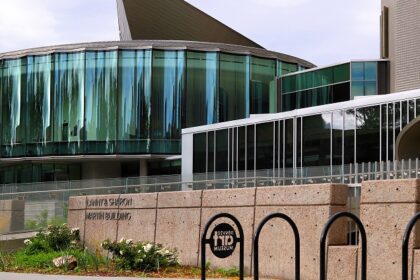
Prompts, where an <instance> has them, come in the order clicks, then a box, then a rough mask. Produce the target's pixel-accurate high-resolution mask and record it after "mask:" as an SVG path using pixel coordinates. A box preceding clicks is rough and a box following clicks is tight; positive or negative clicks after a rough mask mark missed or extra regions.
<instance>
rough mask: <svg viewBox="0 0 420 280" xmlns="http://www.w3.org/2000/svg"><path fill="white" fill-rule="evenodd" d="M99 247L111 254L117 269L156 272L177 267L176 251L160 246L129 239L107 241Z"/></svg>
mask: <svg viewBox="0 0 420 280" xmlns="http://www.w3.org/2000/svg"><path fill="white" fill-rule="evenodd" d="M101 246H102V248H103V249H105V250H107V251H108V252H109V253H111V254H112V256H113V260H114V261H115V264H116V266H117V267H118V268H119V269H124V270H143V271H158V270H159V269H160V268H165V267H169V266H175V265H179V260H178V252H177V250H176V249H168V248H165V247H163V246H162V245H161V244H156V243H151V242H137V243H134V242H133V241H132V240H131V239H127V240H126V239H124V238H122V239H121V240H120V241H118V242H116V241H115V242H111V241H110V240H109V239H107V240H105V241H104V242H102V244H101Z"/></svg>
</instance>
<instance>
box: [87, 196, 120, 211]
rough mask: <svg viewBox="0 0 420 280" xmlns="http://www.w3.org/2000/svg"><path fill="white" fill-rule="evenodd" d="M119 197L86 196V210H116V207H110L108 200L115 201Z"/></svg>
mask: <svg viewBox="0 0 420 280" xmlns="http://www.w3.org/2000/svg"><path fill="white" fill-rule="evenodd" d="M119 197H120V195H119V194H110V195H92V196H87V197H86V209H118V207H117V206H115V205H111V201H110V200H112V201H115V200H116V199H118V198H119Z"/></svg>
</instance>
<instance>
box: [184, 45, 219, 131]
mask: <svg viewBox="0 0 420 280" xmlns="http://www.w3.org/2000/svg"><path fill="white" fill-rule="evenodd" d="M217 73H218V54H217V53H211V52H209V53H201V52H191V51H190V52H187V86H186V93H185V102H184V119H185V120H184V121H183V123H184V126H183V127H193V126H199V125H206V124H212V123H216V122H217V100H216V98H217V91H218V86H217V81H218V79H217Z"/></svg>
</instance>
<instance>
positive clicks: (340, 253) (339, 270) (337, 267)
mask: <svg viewBox="0 0 420 280" xmlns="http://www.w3.org/2000/svg"><path fill="white" fill-rule="evenodd" d="M357 254H358V247H357V246H328V254H327V255H328V262H327V263H328V265H327V275H328V277H327V279H330V280H337V279H340V280H354V279H358V278H357V269H358V256H357Z"/></svg>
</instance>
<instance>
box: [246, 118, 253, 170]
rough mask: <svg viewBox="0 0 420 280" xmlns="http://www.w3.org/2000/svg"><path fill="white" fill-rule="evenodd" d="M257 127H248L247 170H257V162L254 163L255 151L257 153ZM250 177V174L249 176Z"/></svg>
mask: <svg viewBox="0 0 420 280" xmlns="http://www.w3.org/2000/svg"><path fill="white" fill-rule="evenodd" d="M254 130H255V127H254V125H249V126H247V127H246V135H247V136H246V138H247V142H246V147H247V166H246V168H247V170H255V161H254V158H255V157H254V151H255V137H254V136H255V135H254ZM248 175H249V174H248Z"/></svg>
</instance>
